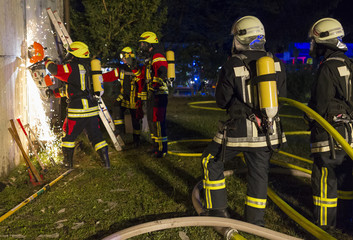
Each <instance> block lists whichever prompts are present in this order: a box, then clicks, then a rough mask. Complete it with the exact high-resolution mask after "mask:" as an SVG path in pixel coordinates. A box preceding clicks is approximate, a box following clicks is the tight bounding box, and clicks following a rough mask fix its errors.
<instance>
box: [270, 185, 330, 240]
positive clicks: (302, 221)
mask: <svg viewBox="0 0 353 240" xmlns="http://www.w3.org/2000/svg"><path fill="white" fill-rule="evenodd" d="M267 195H268V196H269V197H270V198H271V200H272V201H273V202H274V203H275V204H276V205H277V206H278V207H279V208H280V209H281V210H282V211H283V212H284V213H285V214H287V215H288V216H289V217H290V218H291V219H293V220H294V221H295V222H297V223H298V224H299V225H300V226H302V227H303V228H304V229H305V230H307V231H308V232H310V233H311V234H312V235H313V236H315V237H316V238H318V239H325V240H331V239H332V240H334V239H336V238H334V237H332V236H331V235H330V234H328V233H327V232H325V231H324V230H322V229H321V228H319V227H318V226H316V225H315V224H313V223H312V222H310V221H309V220H308V219H306V218H305V217H303V216H302V215H300V214H299V213H298V212H297V211H295V210H294V209H293V208H292V207H291V206H289V205H288V204H287V203H286V202H285V201H283V200H282V199H281V198H280V197H279V196H278V195H277V194H276V193H275V192H274V191H273V190H272V189H271V188H270V187H268V188H267Z"/></svg>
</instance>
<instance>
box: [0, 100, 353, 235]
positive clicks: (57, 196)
mask: <svg viewBox="0 0 353 240" xmlns="http://www.w3.org/2000/svg"><path fill="white" fill-rule="evenodd" d="M202 100H212V98H203V97H193V98H170V99H169V106H168V138H169V140H170V141H175V140H181V139H211V138H212V137H213V135H214V134H215V132H216V130H217V125H218V121H219V120H220V119H223V120H225V119H226V116H225V113H224V112H221V111H210V110H202V109H195V108H190V107H189V106H188V105H187V103H189V102H193V101H202ZM211 105H212V104H211ZM281 113H283V114H297V115H301V113H300V112H299V111H297V110H295V109H292V108H290V107H284V108H283V109H281ZM283 126H284V130H285V131H294V130H305V129H306V126H305V124H304V122H303V121H302V120H301V119H290V118H283ZM106 136H107V135H106ZM144 137H145V139H146V140H145V141H143V144H142V146H141V147H140V148H139V149H133V148H132V147H131V146H132V145H131V144H128V149H127V150H125V151H123V152H116V151H115V150H114V149H113V148H112V145H110V152H109V155H110V159H111V165H112V168H111V169H110V170H106V169H104V168H102V167H101V166H100V163H99V158H98V155H97V154H96V153H95V152H94V151H93V149H92V147H91V146H90V144H89V142H88V140H87V138H86V136H85V135H84V134H82V135H81V136H80V139H79V140H80V141H82V143H81V144H80V145H79V147H77V149H76V151H75V158H74V171H72V172H71V173H70V174H69V175H68V176H66V177H64V178H63V179H61V180H60V181H59V182H57V183H56V184H55V185H53V186H52V188H51V189H49V190H48V191H47V192H45V193H44V194H43V195H40V196H38V197H37V198H36V199H34V200H33V201H32V202H30V203H28V204H27V205H26V206H24V207H22V208H21V209H19V210H18V211H16V212H15V213H14V214H13V215H12V216H10V217H8V218H7V219H5V220H4V221H3V222H1V223H0V239H21V238H22V239H101V238H103V237H106V236H108V235H110V234H112V233H115V232H117V231H119V230H123V229H125V228H128V227H132V226H135V225H137V224H141V223H145V222H149V221H154V220H159V219H167V218H175V217H185V216H196V215H197V213H196V211H195V210H194V207H193V205H192V202H191V193H192V190H193V188H194V186H195V185H196V183H198V182H199V181H200V180H201V179H202V168H201V159H200V157H181V156H175V155H168V156H167V157H166V158H164V159H152V158H150V157H149V155H148V154H147V153H146V151H147V149H148V148H149V143H148V137H147V134H146V133H144ZM106 139H108V138H106ZM287 139H288V145H287V146H285V147H284V148H283V149H282V150H283V151H287V152H290V153H293V154H298V155H300V156H302V157H306V158H309V141H308V136H288V137H287ZM129 141H131V138H128V141H127V142H128V143H129ZM206 145H207V143H206V142H187V143H180V144H179V143H175V144H173V145H170V150H172V151H182V152H189V153H195V152H199V153H200V152H202V151H203V149H204V148H205V147H206ZM273 158H274V159H280V160H282V161H288V162H290V163H293V164H297V165H300V166H302V167H306V168H307V169H310V164H307V163H303V162H299V161H296V160H294V159H292V158H290V157H285V156H283V155H279V154H275V155H274V156H273ZM241 166H243V164H242V162H241V160H240V159H236V160H235V161H233V162H227V163H226V166H225V168H226V170H228V169H235V168H238V167H241ZM63 172H64V170H62V169H61V168H60V167H51V166H50V168H49V172H48V173H47V174H45V175H44V179H45V181H46V182H48V183H49V182H50V181H52V180H54V179H55V178H56V177H58V176H59V175H60V174H61V173H63ZM226 184H227V190H228V199H229V208H230V210H231V215H232V217H233V218H235V219H238V220H243V211H244V197H245V192H246V179H245V175H235V176H230V177H227V178H226ZM270 186H271V187H272V188H273V189H274V190H275V192H276V193H277V194H278V195H280V197H281V198H283V199H284V200H285V201H286V202H287V203H288V204H290V205H291V206H292V207H293V208H294V209H296V210H297V211H299V212H300V213H301V214H302V215H304V216H305V217H306V218H308V219H309V220H312V215H311V207H312V200H311V189H310V182H309V181H308V179H302V178H297V177H289V176H281V175H271V176H270ZM0 187H1V188H0V190H2V191H1V192H0V199H1V201H0V216H2V215H3V214H5V213H7V212H8V211H9V210H11V209H12V208H13V207H15V206H16V205H17V204H19V203H21V202H22V201H23V200H25V199H26V198H28V197H29V196H31V195H32V194H33V193H35V192H36V191H38V190H39V189H40V188H41V187H42V186H36V187H34V186H32V185H31V184H30V183H29V179H28V173H26V171H25V166H24V165H20V166H18V167H17V168H16V169H14V170H13V171H12V172H11V173H10V174H9V176H7V177H6V178H4V179H1V185H0ZM265 221H266V227H268V228H270V229H273V230H275V231H279V232H283V233H286V234H290V235H292V236H296V237H299V238H303V239H309V240H310V239H315V238H314V237H312V236H311V235H310V234H309V233H308V232H306V231H305V230H304V229H303V228H302V227H300V226H299V225H298V224H296V223H295V222H294V221H293V220H291V219H289V217H287V216H286V215H285V214H284V213H283V212H282V211H281V210H280V209H279V208H278V207H277V206H276V205H275V204H274V203H273V202H272V201H271V200H268V207H267V209H266V215H265ZM330 233H331V234H332V235H333V236H334V237H336V238H337V239H353V237H349V236H348V235H346V234H342V233H341V232H339V231H333V232H330ZM242 235H243V236H244V237H246V238H247V239H261V238H259V237H256V236H253V235H251V234H246V233H242ZM186 236H187V237H188V238H189V239H200V240H202V239H205V240H206V239H207V240H208V239H212V240H218V239H223V238H222V236H221V235H219V234H218V233H217V232H216V231H215V230H214V229H213V228H210V227H182V228H174V229H168V230H163V231H158V232H152V233H148V234H143V235H140V236H137V237H135V238H133V239H163V240H164V239H187V237H186Z"/></svg>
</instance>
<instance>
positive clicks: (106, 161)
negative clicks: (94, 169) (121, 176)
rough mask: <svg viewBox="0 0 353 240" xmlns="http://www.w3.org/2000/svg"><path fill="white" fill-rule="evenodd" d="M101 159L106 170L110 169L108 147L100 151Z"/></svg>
mask: <svg viewBox="0 0 353 240" xmlns="http://www.w3.org/2000/svg"><path fill="white" fill-rule="evenodd" d="M97 152H98V154H99V157H100V158H101V161H102V164H103V165H104V167H105V168H107V169H108V168H110V160H109V155H108V146H106V147H103V148H101V149H99V150H98V151H97Z"/></svg>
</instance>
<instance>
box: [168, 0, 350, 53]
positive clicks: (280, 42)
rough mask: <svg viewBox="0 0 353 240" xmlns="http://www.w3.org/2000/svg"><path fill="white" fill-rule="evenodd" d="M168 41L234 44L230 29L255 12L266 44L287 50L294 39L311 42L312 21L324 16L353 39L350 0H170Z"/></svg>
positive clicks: (348, 40)
mask: <svg viewBox="0 0 353 240" xmlns="http://www.w3.org/2000/svg"><path fill="white" fill-rule="evenodd" d="M167 5H168V11H169V13H168V21H167V24H166V25H165V26H164V28H163V31H162V32H163V34H164V36H163V38H162V40H163V41H165V42H195V41H196V42H201V43H202V42H204V41H209V42H213V43H215V44H220V45H224V47H225V48H228V47H229V46H230V44H231V39H232V37H231V36H230V28H231V26H232V24H233V22H234V21H235V20H236V19H238V18H239V17H242V16H246V15H254V16H256V17H258V18H259V19H260V20H261V21H262V22H263V24H264V26H265V30H266V38H267V47H269V48H272V51H275V52H280V51H283V50H285V48H286V47H287V46H288V44H289V43H291V42H308V41H309V40H308V31H309V29H310V27H311V26H312V24H313V23H314V22H316V21H317V20H319V19H320V18H324V17H333V18H336V19H337V20H339V21H340V22H341V23H342V25H343V28H344V30H345V32H346V36H345V38H344V39H343V40H344V42H353V34H352V31H353V19H352V12H353V3H352V1H351V0H313V1H308V0H277V1H260V0H237V1H234V0H223V1H217V0H167Z"/></svg>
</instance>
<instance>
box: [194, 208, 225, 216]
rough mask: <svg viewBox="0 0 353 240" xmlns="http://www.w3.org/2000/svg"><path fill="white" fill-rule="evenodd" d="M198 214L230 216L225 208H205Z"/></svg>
mask: <svg viewBox="0 0 353 240" xmlns="http://www.w3.org/2000/svg"><path fill="white" fill-rule="evenodd" d="M200 216H211V217H223V218H230V214H229V212H228V210H227V209H226V208H224V209H207V210H206V211H204V212H202V213H201V214H200Z"/></svg>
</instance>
